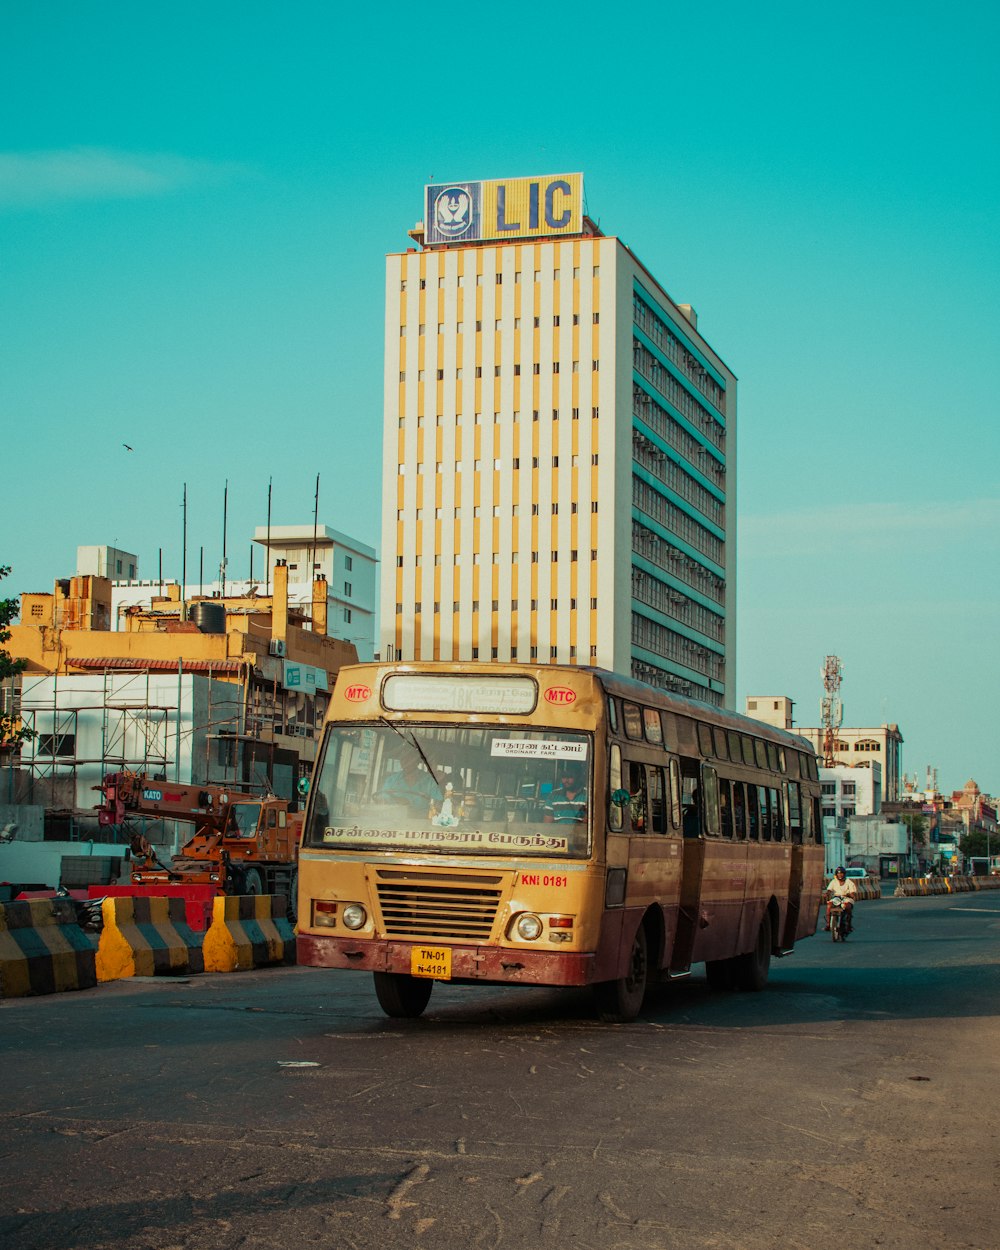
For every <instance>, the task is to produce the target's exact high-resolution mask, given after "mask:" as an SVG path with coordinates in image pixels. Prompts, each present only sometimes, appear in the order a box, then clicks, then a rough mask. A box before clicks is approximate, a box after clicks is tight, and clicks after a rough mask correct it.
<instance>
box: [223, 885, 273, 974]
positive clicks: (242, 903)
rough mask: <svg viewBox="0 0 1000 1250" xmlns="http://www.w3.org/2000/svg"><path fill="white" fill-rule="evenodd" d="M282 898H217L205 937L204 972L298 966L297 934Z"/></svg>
mask: <svg viewBox="0 0 1000 1250" xmlns="http://www.w3.org/2000/svg"><path fill="white" fill-rule="evenodd" d="M287 910H288V903H287V900H286V898H285V896H284V895H283V894H262V895H257V896H253V895H250V896H242V897H238V898H237V897H231V898H217V899H216V900H215V903H214V906H213V911H212V923H211V924H210V925H209V927H208V930H207V932H206V933H205V944H204V951H205V971H206V972H237V971H244V970H246V969H249V968H265V967H268V966H270V965H273V964H293V963H295V933H294V931H293V929H292V926H291V924H290V923H289V921H288V920H287V919H286V913H287Z"/></svg>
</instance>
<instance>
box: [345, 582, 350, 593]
mask: <svg viewBox="0 0 1000 1250" xmlns="http://www.w3.org/2000/svg"><path fill="white" fill-rule="evenodd" d="M350 593H351V583H350V582H344V594H345V595H349V594H350Z"/></svg>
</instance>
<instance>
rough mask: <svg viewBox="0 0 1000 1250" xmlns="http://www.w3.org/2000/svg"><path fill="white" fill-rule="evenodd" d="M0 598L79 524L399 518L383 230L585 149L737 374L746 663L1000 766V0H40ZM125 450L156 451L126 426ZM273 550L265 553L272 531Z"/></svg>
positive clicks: (799, 711)
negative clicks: (385, 394) (383, 506)
mask: <svg viewBox="0 0 1000 1250" xmlns="http://www.w3.org/2000/svg"><path fill="white" fill-rule="evenodd" d="M2 28H3V34H4V37H3V40H2V41H0V45H2V46H0V464H2V465H3V467H4V470H5V471H4V473H3V482H4V494H5V507H4V508H3V510H2V517H3V519H2V520H0V564H6V565H11V566H12V568H13V571H12V573H11V575H10V577H9V578H8V579H7V580H6V581H4V582H3V583H2V585H0V592H2V593H3V594H7V595H17V594H20V593H21V592H23V591H28V590H50V589H51V586H52V582H53V581H54V579H55V578H57V577H65V576H69V575H71V574H72V573H73V572H74V571H75V564H76V547H77V546H78V545H81V544H103V543H107V544H110V545H113V546H119V547H122V548H124V549H126V550H129V551H133V552H136V553H137V554H138V555H139V560H140V573H141V574H142V575H144V576H147V577H156V576H157V575H158V565H159V561H160V559H161V553H162V561H163V568H164V574H165V576H179V572H180V560H181V547H182V512H181V501H182V495H183V490H184V486H185V484H186V485H187V491H188V569H189V577H190V576H191V574H190V570H191V569H192V568H196V567H197V562H198V560H199V558H200V552H201V549H203V551H204V555H203V559H204V565H205V569H206V577H207V576H208V570H209V569H212V570H215V569H217V568H218V563H219V560H220V558H221V554H222V538H223V509H222V503H223V490H224V487H225V485H226V483H227V482H228V528H227V536H228V541H227V554H228V556H229V571H230V576H234V577H241V576H242V577H245V576H247V575H248V574H249V558H250V546H251V543H250V539H251V535H252V532H253V529H254V527H255V526H256V525H261V524H263V523H264V522H265V520H266V508H267V492H268V483H269V481H270V482H271V483H272V498H273V506H272V521H273V523H274V524H276V525H278V524H303V523H305V524H309V523H311V521H312V514H313V494H314V488H315V478H316V474H317V473H318V474H319V475H320V504H319V519H320V523H321V524H326V525H330V526H332V527H333V528H335V529H339V530H341V531H343V532H346V533H348V534H351V535H352V536H354V537H356V538H358V539H360V540H361V541H362V542H365V543H368V544H369V545H371V546H373V547H377V546H378V543H379V527H380V516H381V512H380V491H381V452H382V411H381V407H382V350H383V334H384V309H383V302H384V256H385V253H386V252H390V251H398V250H402V249H403V248H405V247H406V246H407V245H408V244H409V242H410V241H409V240H408V238H407V237H406V231H407V230H408V229H410V228H411V227H412V226H413V224H414V223H415V222H416V221H417V220H419V218H420V216H421V201H422V188H423V186H424V184H425V183H426V182H428V181H430V180H432V179H433V180H435V181H443V180H451V179H475V178H494V177H508V176H509V177H512V176H517V175H524V174H544V173H560V172H570V171H578V170H579V171H582V172H583V174H584V185H585V190H586V197H587V208H588V212H589V214H590V216H591V217H593V218H594V219H595V220H597V221H598V222H599V224H600V225H601V228H602V230H603V231H604V232H605V233H606V234H614V235H617V236H618V237H620V238H621V239H622V240H623V241H624V242H625V243H627V244H628V245H629V247H631V248H632V250H633V251H634V252H635V253H636V254H637V255H638V256H639V257H640V259H641V260H642V261H643V263H644V264H645V265H646V266H647V267H648V268H649V269H650V270H651V271H652V272H653V273H654V274H655V275H656V276H657V278H658V279H659V281H660V282H661V283H662V285H663V286H664V287H665V289H666V290H667V291H668V293H669V294H670V295H671V296H672V298H673V299H675V300H676V301H677V302H680V303H690V304H692V305H693V306H694V307H695V309H696V310H697V313H698V324H699V329H700V330H701V332H702V333H703V334H704V336H705V337H706V338H707V340H708V341H709V343H711V344H712V346H713V347H714V348H715V350H716V351H717V352H718V353H719V354H720V355H721V356H722V358H723V359H724V360H725V361H726V363H727V364H728V365H729V366H730V368H732V369H733V371H734V372H735V373H736V374H737V376H738V378H739V392H738V394H739V401H738V402H739V409H738V471H737V480H738V486H737V535H738V552H739V556H738V560H739V574H738V582H739V585H738V635H739V642H738V649H737V698H738V707H740V708H742V707H743V700H744V697H745V696H746V695H763V694H783V695H788V696H790V697H791V698H793V699H794V700H795V701H796V710H795V715H796V723H797V724H800V725H803V726H808V725H815V724H818V723H819V715H820V713H819V706H820V698H821V696H822V693H823V691H822V681H821V676H820V674H821V668H822V665H823V660H824V657H825V656H827V655H830V654H836V655H838V656H840V657H841V659H842V661H843V669H844V678H843V686H842V688H841V697H842V700H843V704H844V723H845V725H854V726H867V725H878V724H881V723H883V722H886V721H888V722H895V723H897V724H898V725H899V727H900V730H901V732H902V734H903V738H904V740H905V742H904V747H903V766H904V770H905V771H906V772H907V773H909V774H914V773H917V774H919V778H920V784H921V785H923V782H924V779H925V776H926V770H927V768H928V767H932V768H936V769H937V770H938V784H939V786H940V788H941V789H942V790H945V791H948V790H951V789H957V788H960V787H961V786H962V785H963V784H964V783H965V781H966V780H967V779H968V778H969V777H970V776H971V777H974V778H975V779H976V780H977V781H978V782H979V785H980V786H981V787H982V789H984V790H986V791H989V792H992V793H994V794H996V793H1000V730H998V725H997V721H998V717H997V702H998V701H997V693H998V681H997V666H996V663H995V654H996V650H997V643H998V641H1000V628H998V618H1000V612H998V609H1000V579H998V576H997V573H998V560H997V556H998V551H1000V488H998V483H997V465H998V460H1000V457H998V452H1000V433H998V430H1000V421H998V415H1000V414H998V412H997V406H998V401H997V385H996V372H997V370H996V364H997V352H998V348H997V344H998V341H1000V308H998V291H1000V281H998V279H1000V272H998V270H1000V264H998V261H1000V255H998V253H1000V220H998V218H1000V212H998V188H1000V162H998V143H997V139H998V119H1000V92H998V87H997V81H998V77H1000V76H998V75H997V73H996V66H995V60H996V58H995V50H996V48H997V46H998V37H1000V7H998V6H997V5H995V4H989V3H971V2H968V0H955V2H954V3H952V4H951V5H948V6H941V5H939V4H929V3H925V2H924V0H906V2H903V0H899V2H896V0H886V2H883V0H867V2H866V3H863V4H862V3H858V2H857V0H844V2H843V3H840V4H838V5H828V6H827V5H814V6H807V5H802V4H801V3H786V2H785V0H777V2H775V3H769V2H767V0H761V3H758V4H755V5H748V4H746V3H738V2H735V0H734V2H733V3H729V2H715V3H713V2H712V0H704V2H703V3H700V4H698V5H692V4H688V3H677V2H675V0H661V2H660V3H656V4H648V3H643V2H640V3H635V4H632V5H631V6H628V7H625V8H619V9H615V8H613V7H610V8H609V7H606V6H603V5H602V6H598V5H596V4H592V3H590V0H579V2H578V3H577V4H575V5H574V6H572V7H571V8H568V9H565V10H563V11H552V10H551V9H546V10H544V12H537V11H535V10H531V11H530V12H529V11H527V10H524V9H517V8H514V9H506V10H505V9H503V8H493V7H487V8H486V9H483V8H481V7H480V6H470V7H468V8H462V7H458V8H455V7H451V6H445V7H437V8H435V6H430V7H427V6H423V7H419V8H414V7H413V6H412V5H406V6H405V7H404V6H403V5H400V4H397V3H394V2H393V0H387V2H385V3H382V4H380V5H372V6H346V5H336V4H330V3H318V2H315V0H299V2H298V3H295V4H287V3H281V4H279V3H262V2H255V0H241V2H240V3H238V4H237V3H229V2H228V0H215V2H213V3H212V4H208V5H206V4H204V3H198V4H195V3H192V2H190V0H171V2H170V3H165V2H163V0H146V2H145V3H143V4H141V5H138V4H135V3H134V0H130V2H129V3H120V2H117V0H103V2H102V3H96V2H94V0H91V2H89V3H88V2H83V3H81V2H80V0H73V2H72V3H70V2H67V0H51V2H49V3H46V4H44V5H39V4H38V3H37V2H35V0H6V2H5V4H4V6H3V27H2ZM991 361H992V362H993V363H992V364H991V363H990V362H991ZM124 444H128V445H129V446H130V447H132V448H133V450H132V451H127V450H126V448H125V446H124ZM255 559H256V566H255V567H256V572H258V573H260V572H261V571H262V565H261V557H260V548H258V554H257V556H256V558H255Z"/></svg>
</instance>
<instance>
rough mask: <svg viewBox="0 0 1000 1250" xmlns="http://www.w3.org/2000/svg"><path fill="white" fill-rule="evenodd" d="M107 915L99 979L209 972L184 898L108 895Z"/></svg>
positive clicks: (99, 952) (104, 910)
mask: <svg viewBox="0 0 1000 1250" xmlns="http://www.w3.org/2000/svg"><path fill="white" fill-rule="evenodd" d="M101 914H102V915H103V917H104V927H103V929H102V931H101V937H100V942H99V944H98V947H97V979H98V980H99V981H120V980H123V979H124V978H126V977H153V976H183V975H186V974H189V973H193V972H204V970H205V963H204V956H203V955H202V950H201V935H200V934H197V933H195V932H194V931H193V930H192V929H191V928H190V927H189V926H188V924H187V923H186V921H185V918H184V900H183V899H180V898H152V897H148V898H106V899H105V900H104V902H103V903H102V905H101Z"/></svg>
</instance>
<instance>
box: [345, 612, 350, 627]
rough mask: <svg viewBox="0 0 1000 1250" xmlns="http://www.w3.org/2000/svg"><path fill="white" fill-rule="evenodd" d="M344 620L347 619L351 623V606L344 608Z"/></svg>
mask: <svg viewBox="0 0 1000 1250" xmlns="http://www.w3.org/2000/svg"><path fill="white" fill-rule="evenodd" d="M344 620H345V621H346V623H347V624H348V625H350V623H351V609H350V608H344Z"/></svg>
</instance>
